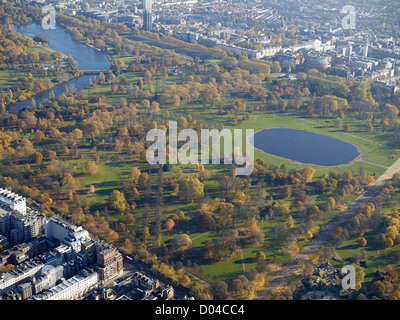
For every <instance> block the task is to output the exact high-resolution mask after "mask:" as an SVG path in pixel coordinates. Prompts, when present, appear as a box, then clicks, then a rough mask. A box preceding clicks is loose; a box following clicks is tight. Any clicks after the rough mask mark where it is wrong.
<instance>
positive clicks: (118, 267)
mask: <svg viewBox="0 0 400 320" xmlns="http://www.w3.org/2000/svg"><path fill="white" fill-rule="evenodd" d="M96 254H97V263H96V265H95V267H96V269H97V271H98V273H99V281H100V282H102V283H105V282H108V281H110V280H112V279H114V278H115V277H117V276H119V275H121V274H122V272H123V258H122V254H121V253H120V252H119V251H118V250H117V249H116V248H115V247H114V246H113V245H111V244H109V243H106V242H104V241H98V242H97V243H96Z"/></svg>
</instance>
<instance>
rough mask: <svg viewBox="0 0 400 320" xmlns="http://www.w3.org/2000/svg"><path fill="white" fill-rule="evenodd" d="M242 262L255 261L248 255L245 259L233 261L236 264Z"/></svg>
mask: <svg viewBox="0 0 400 320" xmlns="http://www.w3.org/2000/svg"><path fill="white" fill-rule="evenodd" d="M242 262H244V263H253V262H254V259H253V258H250V257H248V258H245V259H243V260H242V259H239V260H235V261H233V263H235V264H242Z"/></svg>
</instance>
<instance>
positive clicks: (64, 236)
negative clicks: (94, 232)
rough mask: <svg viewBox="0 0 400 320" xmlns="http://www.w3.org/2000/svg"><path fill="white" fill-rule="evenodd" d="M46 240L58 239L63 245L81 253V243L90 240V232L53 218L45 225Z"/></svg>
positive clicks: (55, 217)
mask: <svg viewBox="0 0 400 320" xmlns="http://www.w3.org/2000/svg"><path fill="white" fill-rule="evenodd" d="M45 235H46V238H49V239H51V238H55V239H58V240H59V241H60V242H61V243H63V244H66V245H68V246H70V247H72V248H73V250H75V251H77V252H78V251H80V249H81V243H82V242H86V241H88V240H90V236H89V232H88V231H87V230H84V229H83V228H82V227H81V226H79V227H77V226H75V225H73V224H72V223H69V222H68V221H66V220H64V219H62V218H60V217H57V216H53V217H51V218H50V220H49V221H48V222H47V223H46V225H45Z"/></svg>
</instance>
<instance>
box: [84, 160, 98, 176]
mask: <svg viewBox="0 0 400 320" xmlns="http://www.w3.org/2000/svg"><path fill="white" fill-rule="evenodd" d="M84 170H85V173H87V174H90V175H94V174H96V173H97V171H98V170H99V168H98V167H97V165H96V162H94V161H88V162H86V163H85V167H84Z"/></svg>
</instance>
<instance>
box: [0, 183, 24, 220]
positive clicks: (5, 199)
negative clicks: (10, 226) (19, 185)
mask: <svg viewBox="0 0 400 320" xmlns="http://www.w3.org/2000/svg"><path fill="white" fill-rule="evenodd" d="M0 202H1V203H2V204H3V205H6V206H8V207H9V209H10V210H11V211H14V210H15V211H18V212H20V213H22V214H26V198H24V197H22V196H20V195H18V194H16V193H14V192H12V191H10V190H7V189H3V188H0Z"/></svg>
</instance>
